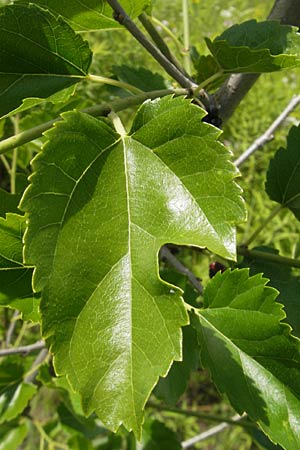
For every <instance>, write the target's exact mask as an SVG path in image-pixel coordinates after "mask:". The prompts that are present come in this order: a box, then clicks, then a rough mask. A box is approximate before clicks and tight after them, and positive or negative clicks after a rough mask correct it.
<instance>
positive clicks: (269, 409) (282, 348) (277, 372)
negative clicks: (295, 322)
mask: <svg viewBox="0 0 300 450" xmlns="http://www.w3.org/2000/svg"><path fill="white" fill-rule="evenodd" d="M266 281H267V280H266V279H263V278H262V277H261V275H256V276H254V277H250V278H249V276H248V270H247V269H242V270H235V271H233V272H231V271H230V270H227V271H225V272H224V273H223V274H221V273H220V272H219V273H218V274H217V275H215V277H214V278H213V279H212V281H211V282H210V284H209V285H208V287H207V289H206V291H205V294H204V304H205V309H203V310H201V311H199V312H198V315H197V316H196V315H195V317H194V318H193V323H194V326H195V327H196V329H197V330H198V333H199V341H200V345H201V360H202V363H203V365H204V366H205V367H208V368H209V369H210V371H211V374H212V377H213V380H214V382H215V383H216V385H217V387H218V389H219V390H220V391H221V392H222V393H226V395H227V396H228V398H229V400H230V402H231V403H232V405H233V407H234V408H235V409H236V410H237V411H238V412H239V413H240V414H241V413H243V412H244V411H245V412H247V413H248V415H249V417H250V418H251V419H252V420H254V421H256V422H258V423H259V425H260V426H261V428H262V429H263V430H264V432H265V433H266V434H268V435H269V436H270V438H271V439H272V441H274V442H276V443H279V444H280V445H282V446H283V447H284V448H285V449H287V450H292V449H298V448H300V434H299V406H300V400H299V399H300V382H299V379H300V377H299V375H300V353H299V341H298V340H297V339H295V338H293V337H292V336H291V335H290V328H289V326H288V325H286V324H283V323H282V322H281V320H282V319H283V318H284V313H283V311H282V305H280V304H279V303H276V302H275V298H276V296H277V292H276V291H275V290H274V289H273V288H270V287H266V286H265V283H266Z"/></svg>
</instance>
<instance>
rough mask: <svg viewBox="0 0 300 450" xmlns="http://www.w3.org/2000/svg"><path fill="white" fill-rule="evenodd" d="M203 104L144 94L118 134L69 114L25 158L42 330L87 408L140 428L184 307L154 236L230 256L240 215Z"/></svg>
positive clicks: (177, 353) (223, 153) (172, 352)
mask: <svg viewBox="0 0 300 450" xmlns="http://www.w3.org/2000/svg"><path fill="white" fill-rule="evenodd" d="M203 115H204V112H203V111H202V110H201V109H199V108H198V107H196V106H194V105H191V103H190V102H189V101H187V100H185V99H182V98H175V99H173V98H171V97H166V98H164V99H161V100H157V101H154V102H150V101H149V102H146V103H145V104H144V105H143V106H142V107H141V108H140V110H139V112H138V113H137V116H136V119H135V121H134V124H133V128H132V131H131V133H130V135H122V136H120V135H119V134H117V133H116V132H115V131H114V130H113V129H112V128H111V127H110V126H108V125H107V124H106V122H105V121H103V120H100V121H98V120H96V119H94V118H91V117H89V116H87V115H84V114H80V113H76V112H72V113H67V114H65V115H64V119H65V120H64V121H63V122H59V123H57V124H56V127H55V128H54V129H53V130H52V131H50V132H49V133H48V134H47V136H48V139H49V143H47V145H46V146H45V148H44V150H43V152H42V153H41V154H40V155H39V156H37V158H36V159H35V161H34V164H33V168H34V171H35V174H34V175H33V176H32V180H31V181H32V184H31V186H30V188H29V190H27V193H26V194H25V197H24V199H23V204H22V208H24V210H26V211H27V212H28V213H29V228H28V231H27V233H26V239H25V241H26V244H25V257H26V261H27V262H28V263H29V262H30V263H33V264H35V265H36V271H35V274H34V286H35V288H36V289H38V290H39V289H43V301H42V306H41V307H42V314H43V333H44V336H45V337H46V338H51V343H52V351H53V352H54V354H55V367H56V370H57V372H58V373H59V374H67V375H68V379H69V380H70V382H71V384H72V386H73V388H75V389H76V390H78V391H80V392H81V394H82V396H83V405H84V409H85V411H86V412H87V413H89V412H92V411H94V410H95V411H96V412H97V414H98V415H99V416H100V417H101V420H102V421H103V422H104V423H105V425H106V426H107V427H109V428H111V429H113V430H115V429H117V428H118V426H119V425H120V424H121V423H124V425H125V426H126V427H127V428H128V429H133V430H134V431H135V433H136V434H138V435H139V433H140V426H141V421H142V410H143V407H144V404H145V402H146V400H147V398H148V396H149V394H150V392H151V390H152V389H153V387H154V385H155V384H156V383H157V381H158V377H159V376H164V375H166V373H167V371H168V370H169V368H170V365H171V363H172V361H173V360H180V359H181V356H182V355H181V326H183V325H186V324H187V323H188V317H187V313H186V311H185V308H184V305H183V302H182V299H181V297H180V291H179V290H178V289H176V288H175V287H172V286H170V285H168V284H167V283H164V282H162V281H161V280H160V278H159V277H158V267H157V258H158V252H159V249H160V247H161V246H162V245H163V244H164V243H166V242H174V243H178V244H194V245H198V246H201V247H204V246H207V247H209V248H211V249H212V250H213V251H215V252H218V253H220V254H222V255H224V256H226V257H229V258H234V257H235V228H234V224H235V222H237V221H240V220H242V219H243V218H244V214H245V212H244V205H243V202H242V200H241V198H240V197H239V193H240V190H239V188H238V187H237V186H236V185H235V183H234V182H233V178H234V177H235V176H236V169H235V168H234V166H233V165H232V164H231V163H229V162H228V156H229V153H228V151H227V150H226V149H225V148H224V147H223V146H222V145H221V144H220V143H218V142H217V141H216V138H217V137H218V135H219V131H218V130H216V129H215V128H214V127H212V126H210V125H207V124H204V123H202V122H201V118H202V117H203ZM83 149H84V151H83ZM208 186H209V187H210V189H209V192H208V191H207V188H208Z"/></svg>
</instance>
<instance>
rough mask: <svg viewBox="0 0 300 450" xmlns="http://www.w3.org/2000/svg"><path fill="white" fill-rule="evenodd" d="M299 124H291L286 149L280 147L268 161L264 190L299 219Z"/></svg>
mask: <svg viewBox="0 0 300 450" xmlns="http://www.w3.org/2000/svg"><path fill="white" fill-rule="evenodd" d="M299 146H300V126H298V127H295V126H293V127H292V128H291V129H290V131H289V134H288V137H287V147H286V149H284V148H280V149H279V150H278V151H277V153H276V154H275V156H274V158H273V159H272V160H271V161H270V164H269V170H268V173H267V181H266V192H267V194H268V195H269V197H270V199H271V200H274V201H275V202H278V203H280V204H281V205H282V206H285V207H287V208H289V209H290V210H291V211H292V213H293V214H294V216H295V217H296V218H297V219H298V220H300V183H299V180H300V152H299Z"/></svg>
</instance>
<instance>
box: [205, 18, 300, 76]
mask: <svg viewBox="0 0 300 450" xmlns="http://www.w3.org/2000/svg"><path fill="white" fill-rule="evenodd" d="M206 44H207V46H208V48H209V50H210V51H211V53H212V55H213V56H214V57H215V58H216V60H217V62H218V64H219V66H220V67H221V68H222V69H223V71H224V72H226V73H243V72H244V73H250V72H258V73H260V72H275V71H278V70H282V69H289V68H292V67H298V66H299V65H300V34H299V33H297V28H296V27H292V26H288V25H281V24H280V23H279V22H276V21H266V22H256V20H249V21H247V22H244V23H242V24H240V25H233V26H232V27H231V28H229V29H228V30H226V31H224V33H222V34H221V35H220V36H218V37H217V38H216V39H214V41H211V40H210V39H208V38H206Z"/></svg>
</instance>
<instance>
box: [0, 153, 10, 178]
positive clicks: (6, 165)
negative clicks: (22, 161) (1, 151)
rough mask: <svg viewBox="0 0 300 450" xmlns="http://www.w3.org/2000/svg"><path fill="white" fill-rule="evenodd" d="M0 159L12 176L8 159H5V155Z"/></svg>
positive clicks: (0, 156)
mask: <svg viewBox="0 0 300 450" xmlns="http://www.w3.org/2000/svg"><path fill="white" fill-rule="evenodd" d="M0 159H1V161H2V164H3V166H4V167H5V169H6V170H7V173H8V174H10V171H11V168H10V165H9V162H8V161H7V159H6V158H5V156H4V155H0Z"/></svg>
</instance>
